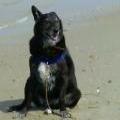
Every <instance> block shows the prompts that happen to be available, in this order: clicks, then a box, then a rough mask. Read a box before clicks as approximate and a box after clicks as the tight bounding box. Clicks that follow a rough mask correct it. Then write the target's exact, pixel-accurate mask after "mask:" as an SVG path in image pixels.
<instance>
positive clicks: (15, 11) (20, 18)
mask: <svg viewBox="0 0 120 120" xmlns="http://www.w3.org/2000/svg"><path fill="white" fill-rule="evenodd" d="M31 5H36V6H37V7H38V8H39V9H40V11H41V12H43V13H45V12H49V11H55V12H57V13H58V14H59V16H60V17H61V18H62V20H63V21H64V22H65V24H66V23H67V22H68V21H70V22H76V21H78V22H79V23H80V22H81V23H82V22H84V21H85V20H86V19H88V18H92V17H94V16H96V15H104V14H109V13H110V12H112V11H113V10H116V9H119V7H120V0H49V1H48V0H44V1H43V0H9V1H5V0H0V38H1V39H4V38H8V37H9V36H11V37H12V36H16V37H17V36H18V35H22V34H23V33H24V34H25V33H26V34H27V33H31V32H32V27H33V24H34V21H33V18H32V14H31V9H30V8H31Z"/></svg>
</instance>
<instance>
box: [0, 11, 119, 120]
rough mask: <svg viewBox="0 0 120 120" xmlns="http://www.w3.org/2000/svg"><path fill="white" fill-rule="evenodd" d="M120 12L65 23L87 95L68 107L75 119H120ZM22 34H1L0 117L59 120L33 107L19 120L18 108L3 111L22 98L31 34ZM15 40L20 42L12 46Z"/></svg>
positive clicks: (70, 47) (6, 118) (83, 89)
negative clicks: (11, 111)
mask: <svg viewBox="0 0 120 120" xmlns="http://www.w3.org/2000/svg"><path fill="white" fill-rule="evenodd" d="M119 12H120V11H118V12H115V13H112V14H109V15H106V16H98V17H95V19H93V20H89V22H86V23H84V24H79V22H77V23H70V24H65V28H66V30H65V36H66V41H67V46H68V48H69V50H70V52H71V54H72V57H73V60H74V62H75V67H76V76H77V80H78V85H79V88H80V89H81V91H82V94H83V95H82V98H81V100H80V102H79V104H78V105H77V106H76V107H75V108H74V109H72V110H70V112H71V114H72V117H73V120H120V106H119V105H120V90H119V88H120V80H119V79H120V67H119V65H120V64H119V63H120V32H119V31H120V14H119ZM31 26H32V24H31ZM31 28H32V27H31ZM31 31H32V30H31ZM24 34H26V35H25V36H24ZM24 34H23V35H18V36H14V37H13V36H11V38H10V37H9V38H7V37H4V38H3V37H0V39H4V42H3V40H2V41H0V120H12V119H15V120H20V119H23V120H59V119H60V117H58V116H56V115H49V116H47V115H44V113H43V111H41V110H32V111H30V112H29V113H28V115H27V117H25V118H19V117H18V116H19V115H18V113H16V112H13V113H6V112H5V110H6V108H7V107H8V106H10V105H12V104H16V103H20V102H21V100H22V99H23V98H24V86H25V83H26V79H27V77H28V76H29V66H28V61H29V46H28V42H29V39H30V37H31V36H32V33H31V32H30V33H27V32H26V33H24ZM21 38H22V40H21ZM6 39H7V40H8V42H7V40H6ZM12 39H14V40H15V39H16V41H15V42H14V43H12V44H11V43H10V41H9V40H12Z"/></svg>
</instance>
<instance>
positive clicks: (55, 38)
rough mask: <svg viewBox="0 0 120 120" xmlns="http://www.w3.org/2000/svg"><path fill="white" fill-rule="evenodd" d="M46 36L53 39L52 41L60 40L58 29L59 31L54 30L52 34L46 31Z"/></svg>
mask: <svg viewBox="0 0 120 120" xmlns="http://www.w3.org/2000/svg"><path fill="white" fill-rule="evenodd" d="M46 36H47V37H48V38H49V39H51V40H52V41H54V42H55V41H56V42H57V41H58V38H59V32H58V31H57V32H53V33H52V34H48V33H46Z"/></svg>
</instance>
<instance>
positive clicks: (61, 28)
mask: <svg viewBox="0 0 120 120" xmlns="http://www.w3.org/2000/svg"><path fill="white" fill-rule="evenodd" d="M59 22H60V30H61V32H63V25H62V20H61V19H60V20H59Z"/></svg>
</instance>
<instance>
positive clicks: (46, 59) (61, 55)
mask: <svg viewBox="0 0 120 120" xmlns="http://www.w3.org/2000/svg"><path fill="white" fill-rule="evenodd" d="M65 55H66V52H60V53H58V54H57V55H56V56H55V57H53V58H49V57H46V56H35V57H34V62H35V63H36V64H39V63H40V62H44V63H46V64H48V65H50V64H54V63H58V62H60V61H62V60H64V57H65Z"/></svg>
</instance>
